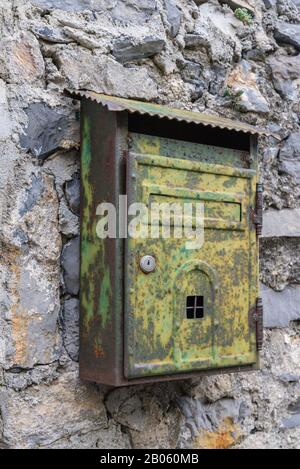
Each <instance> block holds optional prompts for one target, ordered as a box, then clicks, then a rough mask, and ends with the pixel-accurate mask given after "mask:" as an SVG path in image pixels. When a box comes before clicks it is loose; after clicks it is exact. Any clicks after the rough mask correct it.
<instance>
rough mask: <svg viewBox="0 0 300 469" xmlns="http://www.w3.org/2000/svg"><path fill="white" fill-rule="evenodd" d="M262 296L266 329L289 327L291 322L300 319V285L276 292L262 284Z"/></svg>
mask: <svg viewBox="0 0 300 469" xmlns="http://www.w3.org/2000/svg"><path fill="white" fill-rule="evenodd" d="M261 295H262V299H263V307H264V326H265V327H268V328H273V327H288V326H289V323H290V321H295V320H298V319H300V285H294V286H288V287H286V288H285V289H284V290H283V291H281V292H276V291H274V290H272V288H269V287H267V286H266V285H264V284H262V286H261Z"/></svg>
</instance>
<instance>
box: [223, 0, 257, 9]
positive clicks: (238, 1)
mask: <svg viewBox="0 0 300 469" xmlns="http://www.w3.org/2000/svg"><path fill="white" fill-rule="evenodd" d="M220 3H226V4H227V5H229V6H230V7H231V8H233V9H234V10H235V9H236V8H246V9H247V10H250V11H252V12H254V11H255V8H254V7H253V2H251V1H248V0H220Z"/></svg>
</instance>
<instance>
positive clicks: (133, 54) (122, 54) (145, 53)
mask: <svg viewBox="0 0 300 469" xmlns="http://www.w3.org/2000/svg"><path fill="white" fill-rule="evenodd" d="M164 46H165V41H164V40H162V39H160V38H156V37H153V36H148V37H145V38H143V39H142V40H140V41H136V40H133V39H131V38H121V39H117V40H116V41H115V42H114V47H113V51H112V53H113V55H114V57H115V58H116V59H117V60H118V62H121V63H126V62H130V61H131V60H140V59H145V58H147V57H153V55H155V54H158V53H159V52H161V51H162V50H163V48H164Z"/></svg>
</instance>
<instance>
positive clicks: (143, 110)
mask: <svg viewBox="0 0 300 469" xmlns="http://www.w3.org/2000/svg"><path fill="white" fill-rule="evenodd" d="M67 94H68V96H71V97H73V98H76V99H80V98H86V99H90V100H91V101H96V102H97V103H99V104H102V105H103V106H106V107H107V108H108V109H109V110H110V111H115V112H118V111H128V112H130V113H139V114H146V115H148V116H157V117H160V118H167V119H169V120H173V119H174V120H177V121H179V122H180V121H184V122H188V123H193V124H200V125H204V126H209V127H217V128H219V129H227V130H235V131H236V132H244V133H248V134H252V135H265V136H273V137H275V138H279V137H278V136H277V135H276V134H274V133H272V132H269V131H266V130H263V129H260V128H257V127H254V126H252V125H249V124H245V123H243V122H237V121H233V120H231V119H227V118H225V117H218V116H213V115H211V114H204V113H201V112H192V111H186V110H182V109H174V108H170V107H167V106H161V105H158V104H152V103H146V102H143V101H134V100H131V99H124V98H117V97H115V96H107V95H105V94H101V93H95V92H94V91H84V90H77V91H67Z"/></svg>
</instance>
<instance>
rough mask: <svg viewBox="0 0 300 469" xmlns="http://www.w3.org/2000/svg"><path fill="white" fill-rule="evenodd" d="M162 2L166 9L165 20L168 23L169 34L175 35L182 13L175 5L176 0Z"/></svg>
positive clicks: (177, 31)
mask: <svg viewBox="0 0 300 469" xmlns="http://www.w3.org/2000/svg"><path fill="white" fill-rule="evenodd" d="M164 4H165V9H166V15H167V20H168V23H169V33H170V36H171V37H176V36H177V34H178V33H179V29H180V25H181V19H182V13H181V11H180V10H179V8H178V7H177V2H176V0H165V2H164Z"/></svg>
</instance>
